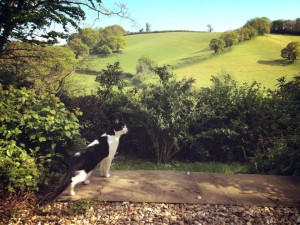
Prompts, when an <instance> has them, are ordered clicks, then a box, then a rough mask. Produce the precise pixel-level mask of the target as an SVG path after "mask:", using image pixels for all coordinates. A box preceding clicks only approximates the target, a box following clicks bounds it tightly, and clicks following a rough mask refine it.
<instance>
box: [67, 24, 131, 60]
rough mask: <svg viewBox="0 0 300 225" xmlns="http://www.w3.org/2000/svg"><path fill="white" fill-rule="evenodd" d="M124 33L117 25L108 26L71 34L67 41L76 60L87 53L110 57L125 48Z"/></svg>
mask: <svg viewBox="0 0 300 225" xmlns="http://www.w3.org/2000/svg"><path fill="white" fill-rule="evenodd" d="M125 33H126V31H125V30H124V29H123V28H122V27H121V26H119V25H113V26H108V27H105V28H103V29H99V30H94V29H92V28H85V29H82V30H80V31H79V33H76V34H72V35H71V36H70V37H69V39H68V45H69V46H70V47H71V48H72V50H73V51H74V53H75V54H76V57H77V58H78V57H79V56H83V55H86V54H88V53H89V52H90V53H94V54H101V55H110V54H112V53H119V52H120V50H121V49H123V48H124V47H125V40H124V37H123V35H124V34H125ZM86 49H88V51H87V50H86Z"/></svg>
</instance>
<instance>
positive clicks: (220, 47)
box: [209, 38, 225, 54]
mask: <svg viewBox="0 0 300 225" xmlns="http://www.w3.org/2000/svg"><path fill="white" fill-rule="evenodd" d="M209 47H210V48H211V49H212V50H214V51H215V53H216V54H218V53H221V52H223V51H224V47H225V42H224V41H223V40H222V39H217V38H214V39H212V40H211V41H210V43H209Z"/></svg>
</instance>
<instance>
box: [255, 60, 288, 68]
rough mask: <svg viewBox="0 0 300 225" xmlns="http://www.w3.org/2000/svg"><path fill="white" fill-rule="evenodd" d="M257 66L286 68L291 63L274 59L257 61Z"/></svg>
mask: <svg viewBox="0 0 300 225" xmlns="http://www.w3.org/2000/svg"><path fill="white" fill-rule="evenodd" d="M257 62H258V63H259V64H263V65H268V66H288V65H290V64H291V63H290V62H289V61H287V60H285V59H276V60H258V61H257Z"/></svg>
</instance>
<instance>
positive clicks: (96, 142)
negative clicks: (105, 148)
mask: <svg viewBox="0 0 300 225" xmlns="http://www.w3.org/2000/svg"><path fill="white" fill-rule="evenodd" d="M97 144H99V141H98V140H94V141H93V142H92V143H90V144H89V145H88V147H91V146H94V145H97Z"/></svg>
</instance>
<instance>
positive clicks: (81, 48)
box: [68, 38, 89, 59]
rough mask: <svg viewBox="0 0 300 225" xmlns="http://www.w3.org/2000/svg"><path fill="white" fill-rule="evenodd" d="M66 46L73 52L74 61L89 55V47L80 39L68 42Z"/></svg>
mask: <svg viewBox="0 0 300 225" xmlns="http://www.w3.org/2000/svg"><path fill="white" fill-rule="evenodd" d="M68 46H69V47H70V48H71V49H72V50H73V52H74V54H75V56H76V59H78V58H79V57H80V56H83V57H84V56H86V55H88V54H89V47H88V46H87V45H86V44H84V43H83V42H82V41H81V39H80V38H74V39H71V40H69V41H68Z"/></svg>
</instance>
